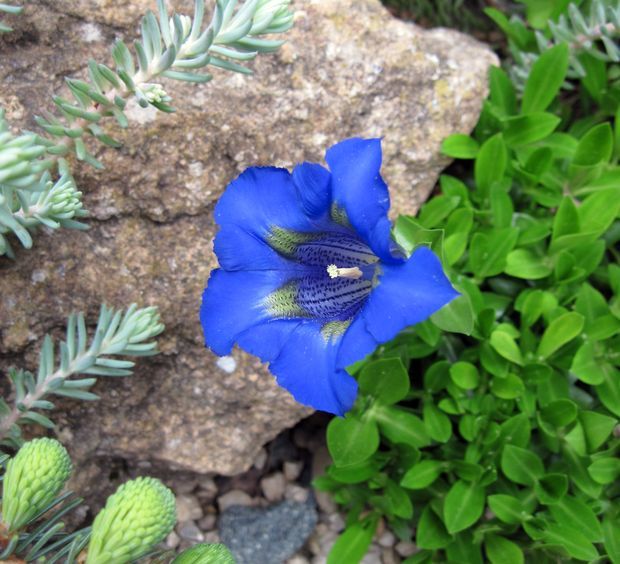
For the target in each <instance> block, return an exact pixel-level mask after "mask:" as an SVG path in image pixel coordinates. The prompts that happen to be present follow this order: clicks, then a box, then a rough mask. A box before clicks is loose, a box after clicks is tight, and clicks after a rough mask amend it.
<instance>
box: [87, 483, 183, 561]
mask: <svg viewBox="0 0 620 564" xmlns="http://www.w3.org/2000/svg"><path fill="white" fill-rule="evenodd" d="M175 523H176V505H175V500H174V494H173V493H172V492H171V491H170V490H169V489H168V488H167V487H166V486H164V485H163V484H162V483H161V482H160V481H159V480H156V479H154V478H144V477H141V478H137V479H135V480H131V481H129V482H126V483H125V484H123V485H122V486H120V487H119V488H118V490H116V492H115V493H114V494H112V495H111V496H110V497H109V498H108V500H107V502H106V505H105V507H104V508H103V509H102V510H101V511H100V512H99V514H98V515H97V517H96V518H95V521H94V523H93V528H92V534H91V537H90V543H89V545H88V556H87V560H86V562H87V564H124V563H126V562H131V561H132V560H136V559H137V558H140V557H141V556H143V555H144V554H146V553H147V552H149V551H150V550H151V549H152V548H153V547H154V546H155V545H156V544H158V543H160V542H161V541H163V540H164V539H165V538H166V536H167V535H168V534H169V533H170V531H172V528H173V527H174V525H175Z"/></svg>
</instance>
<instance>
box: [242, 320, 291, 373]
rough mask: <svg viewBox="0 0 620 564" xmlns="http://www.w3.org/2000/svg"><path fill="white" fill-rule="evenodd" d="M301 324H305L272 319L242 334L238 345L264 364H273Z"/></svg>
mask: <svg viewBox="0 0 620 564" xmlns="http://www.w3.org/2000/svg"><path fill="white" fill-rule="evenodd" d="M300 323H303V322H302V321H301V320H299V319H270V320H269V321H265V322H264V323H261V324H260V325H256V326H254V327H252V328H250V329H248V330H247V331H244V332H243V333H241V334H240V335H239V337H238V338H237V344H238V345H239V346H240V347H241V348H242V349H243V350H244V351H246V352H249V353H250V354H253V355H255V356H257V357H258V358H260V359H261V360H262V361H263V362H271V361H272V360H274V359H276V358H277V357H278V355H279V354H280V352H281V351H282V348H283V347H284V346H285V345H286V343H287V341H288V339H289V337H290V336H291V333H292V332H293V331H294V330H295V329H296V328H297V326H298V325H299V324H300Z"/></svg>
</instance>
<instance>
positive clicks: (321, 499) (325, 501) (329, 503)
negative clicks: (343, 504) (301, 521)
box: [314, 491, 338, 515]
mask: <svg viewBox="0 0 620 564" xmlns="http://www.w3.org/2000/svg"><path fill="white" fill-rule="evenodd" d="M314 497H315V499H316V504H317V505H318V506H319V508H320V509H321V511H322V512H323V513H327V514H328V515H331V514H332V513H336V512H337V511H338V506H337V505H336V502H335V501H334V500H333V499H332V497H331V495H329V494H328V493H327V492H320V491H315V492H314Z"/></svg>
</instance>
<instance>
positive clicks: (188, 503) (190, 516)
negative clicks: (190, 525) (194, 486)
mask: <svg viewBox="0 0 620 564" xmlns="http://www.w3.org/2000/svg"><path fill="white" fill-rule="evenodd" d="M176 502H177V520H178V521H190V520H192V521H196V520H198V519H200V518H201V517H202V516H203V515H204V513H203V512H202V507H201V506H200V503H199V502H198V500H197V499H196V498H195V497H194V496H193V495H184V494H181V495H177V496H176Z"/></svg>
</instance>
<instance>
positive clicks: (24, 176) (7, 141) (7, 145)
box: [0, 109, 51, 189]
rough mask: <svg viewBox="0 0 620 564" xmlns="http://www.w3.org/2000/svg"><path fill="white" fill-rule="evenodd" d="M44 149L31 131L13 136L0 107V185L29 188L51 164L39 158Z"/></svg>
mask: <svg viewBox="0 0 620 564" xmlns="http://www.w3.org/2000/svg"><path fill="white" fill-rule="evenodd" d="M45 150H46V149H45V146H44V145H42V144H41V143H39V141H38V138H37V136H36V135H34V134H32V133H25V134H23V135H19V136H17V137H16V136H14V135H13V134H12V133H11V132H10V131H9V127H8V125H7V123H6V121H5V119H4V110H2V109H0V185H4V186H10V187H11V188H22V189H25V188H30V187H31V186H32V185H33V184H35V183H36V182H37V180H38V178H39V175H40V174H41V173H42V172H43V171H44V170H46V169H47V168H49V166H50V164H51V161H48V160H44V159H41V158H40V157H42V156H43V155H44V154H45Z"/></svg>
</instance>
